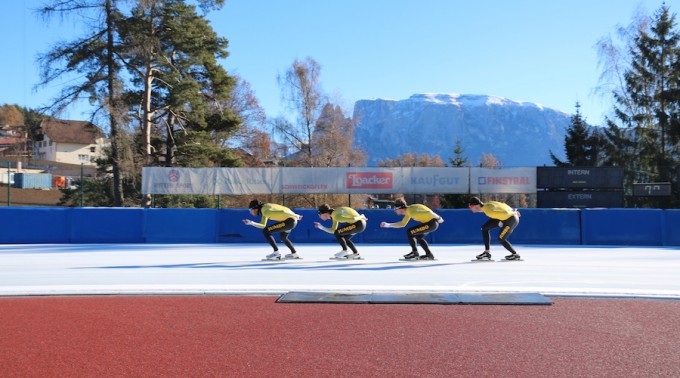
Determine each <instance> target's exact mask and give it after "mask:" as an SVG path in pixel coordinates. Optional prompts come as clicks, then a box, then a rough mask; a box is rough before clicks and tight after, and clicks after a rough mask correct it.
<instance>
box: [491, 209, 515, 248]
mask: <svg viewBox="0 0 680 378" xmlns="http://www.w3.org/2000/svg"><path fill="white" fill-rule="evenodd" d="M518 224H519V219H518V218H517V215H515V216H512V217H510V218H508V219H506V220H504V221H501V220H498V219H489V220H488V221H486V223H484V225H482V237H483V238H484V247H485V248H486V250H487V251H488V250H489V249H490V245H491V235H490V232H489V231H490V230H492V229H494V228H498V227H501V233H500V235H498V240H499V241H500V242H501V244H502V245H503V247H505V249H507V250H508V251H510V252H511V253H517V252H515V249H514V248H512V244H510V242H509V241H508V237H509V236H510V234H512V231H514V230H515V227H517V225H518Z"/></svg>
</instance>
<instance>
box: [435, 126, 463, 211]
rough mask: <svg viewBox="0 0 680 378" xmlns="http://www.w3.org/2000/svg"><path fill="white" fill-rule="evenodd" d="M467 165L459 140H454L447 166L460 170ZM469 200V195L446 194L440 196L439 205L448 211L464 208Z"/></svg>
mask: <svg viewBox="0 0 680 378" xmlns="http://www.w3.org/2000/svg"><path fill="white" fill-rule="evenodd" d="M467 164H468V158H467V157H466V156H465V150H464V149H463V144H462V143H461V141H460V138H456V144H455V145H454V147H453V157H452V158H449V166H450V167H458V168H462V167H465V166H467ZM469 199H470V195H469V194H451V193H448V194H443V195H442V197H441V204H442V207H444V208H449V209H457V208H466V207H467V205H468V200H469Z"/></svg>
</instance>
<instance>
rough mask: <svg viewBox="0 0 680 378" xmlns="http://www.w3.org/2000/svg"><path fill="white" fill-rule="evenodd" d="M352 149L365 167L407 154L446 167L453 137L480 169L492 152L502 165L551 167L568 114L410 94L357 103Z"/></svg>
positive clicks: (560, 150) (560, 152)
mask: <svg viewBox="0 0 680 378" xmlns="http://www.w3.org/2000/svg"><path fill="white" fill-rule="evenodd" d="M354 117H355V119H357V120H358V123H357V127H356V129H355V131H354V143H355V146H357V147H359V148H361V149H363V150H364V151H365V152H366V153H367V155H368V159H369V160H368V165H369V166H375V165H377V163H378V162H379V161H380V160H384V159H394V158H396V157H397V156H400V155H403V154H405V153H417V154H418V155H422V154H426V153H427V154H429V155H430V156H434V155H439V156H440V157H441V158H442V160H444V161H445V162H446V163H447V164H448V162H449V158H453V157H454V153H453V149H454V148H455V144H456V139H460V141H461V145H462V147H463V156H464V157H467V159H468V163H469V164H471V165H478V164H479V162H480V160H481V158H482V154H492V155H493V156H494V157H496V159H498V160H500V162H501V163H502V165H503V166H504V167H518V166H542V165H552V160H551V159H550V151H552V152H553V153H554V154H555V156H557V157H558V158H559V159H564V156H565V151H564V136H565V133H566V130H567V128H568V127H569V125H570V123H571V120H570V118H571V115H570V114H567V113H564V112H561V111H557V110H554V109H550V108H546V107H543V106H541V105H538V104H535V103H529V102H517V101H512V100H508V99H505V98H501V97H494V96H486V95H465V94H452V93H432V94H414V95H412V96H411V97H410V98H408V99H406V100H384V99H376V100H359V101H357V102H356V103H355V104H354Z"/></svg>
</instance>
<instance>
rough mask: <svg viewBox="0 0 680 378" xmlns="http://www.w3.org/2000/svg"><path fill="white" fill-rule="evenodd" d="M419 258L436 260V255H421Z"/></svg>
mask: <svg viewBox="0 0 680 378" xmlns="http://www.w3.org/2000/svg"><path fill="white" fill-rule="evenodd" d="M418 259H419V260H436V259H435V258H434V255H424V256H420V257H419V258H418Z"/></svg>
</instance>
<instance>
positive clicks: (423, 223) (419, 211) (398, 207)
mask: <svg viewBox="0 0 680 378" xmlns="http://www.w3.org/2000/svg"><path fill="white" fill-rule="evenodd" d="M394 211H395V212H396V213H397V214H399V215H403V216H404V218H403V219H402V220H401V222H395V223H387V222H382V223H380V227H383V228H403V227H406V224H408V222H409V220H411V219H413V220H415V221H416V222H420V224H418V225H416V226H414V227H411V228H409V229H408V230H406V236H407V237H408V243H409V245H410V246H411V252H410V253H408V254H406V255H404V259H406V260H434V255H433V254H432V252H430V247H429V245H428V244H427V241H426V240H425V236H426V235H427V234H429V233H430V232H434V231H436V230H437V228H439V223H442V222H444V218H442V217H440V216H439V215H437V214H436V213H435V212H434V211H432V210H430V208H429V207H427V206H425V205H420V204H414V205H411V206H408V205H407V204H406V201H405V200H404V199H403V198H400V199H398V200H396V201H394ZM416 243H418V244H420V246H421V247H422V248H423V250H424V251H425V255H423V256H419V255H418V249H417V247H416Z"/></svg>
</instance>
